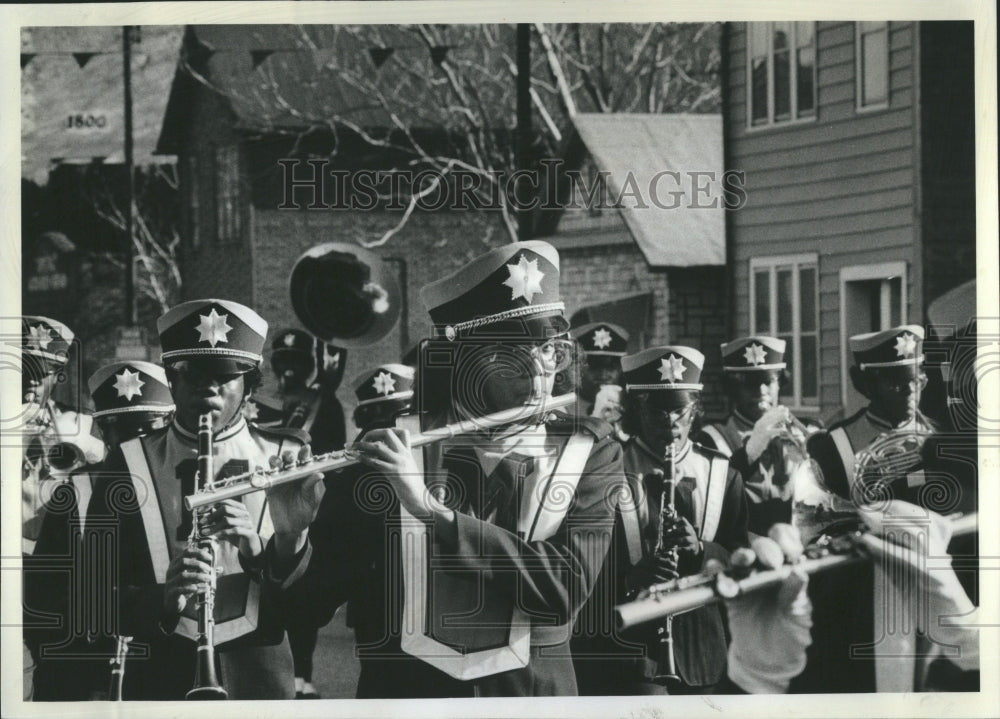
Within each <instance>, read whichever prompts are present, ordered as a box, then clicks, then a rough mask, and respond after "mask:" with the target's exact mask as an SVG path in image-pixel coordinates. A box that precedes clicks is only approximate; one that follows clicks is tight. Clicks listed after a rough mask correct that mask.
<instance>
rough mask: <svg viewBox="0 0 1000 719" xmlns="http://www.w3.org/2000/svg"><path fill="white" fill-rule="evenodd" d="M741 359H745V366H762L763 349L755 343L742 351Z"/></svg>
mask: <svg viewBox="0 0 1000 719" xmlns="http://www.w3.org/2000/svg"><path fill="white" fill-rule="evenodd" d="M743 357H744V359H746V361H747V364H750V365H753V366H754V367H756V366H757V365H759V364H764V358H765V354H764V348H763V347H761V346H760V345H759V344H757V343H756V342H755V343H754V344H752V345H749V346H748V347H747V348H746V350H744V352H743Z"/></svg>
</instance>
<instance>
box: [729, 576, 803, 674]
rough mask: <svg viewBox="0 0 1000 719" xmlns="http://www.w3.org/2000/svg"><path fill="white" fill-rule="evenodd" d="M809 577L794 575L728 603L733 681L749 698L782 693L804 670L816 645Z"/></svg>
mask: <svg viewBox="0 0 1000 719" xmlns="http://www.w3.org/2000/svg"><path fill="white" fill-rule="evenodd" d="M808 584H809V576H808V575H807V574H806V573H805V572H801V571H797V570H796V571H793V572H792V573H791V574H790V575H789V576H788V578H787V579H786V580H785V581H784V582H782V584H781V585H779V586H778V587H776V588H772V589H765V590H761V591H757V592H753V593H751V594H748V595H746V596H743V597H740V598H738V599H735V600H733V601H730V602H727V604H726V609H727V610H728V612H729V630H730V632H731V633H732V637H733V639H732V642H730V644H729V659H728V668H727V671H728V673H729V678H730V679H731V680H732V682H733V683H734V684H736V685H737V686H739V687H740V688H741V689H743V691H745V692H748V693H750V694H783V693H784V692H785V691H786V690H787V689H788V684H789V683H790V682H791V681H792V679H793V678H795V677H796V676H798V675H799V674H801V673H802V670H803V669H804V668H805V666H806V648H807V647H808V646H809V645H810V644H811V643H812V636H811V635H810V629H812V604H811V603H810V601H809V595H808V593H807V592H806V587H807V586H808Z"/></svg>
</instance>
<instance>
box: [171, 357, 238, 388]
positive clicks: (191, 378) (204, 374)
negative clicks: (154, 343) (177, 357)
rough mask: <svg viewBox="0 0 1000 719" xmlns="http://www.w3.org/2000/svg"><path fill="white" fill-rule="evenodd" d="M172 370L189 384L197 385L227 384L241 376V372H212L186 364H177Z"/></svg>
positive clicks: (205, 368)
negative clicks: (209, 383)
mask: <svg viewBox="0 0 1000 719" xmlns="http://www.w3.org/2000/svg"><path fill="white" fill-rule="evenodd" d="M172 369H173V370H174V371H175V372H177V374H178V375H179V376H180V377H181V378H183V380H184V381H185V382H188V383H189V384H199V383H202V382H218V383H219V384H229V383H230V382H232V381H234V380H236V379H237V378H239V377H241V376H242V375H243V373H242V372H218V371H213V370H212V369H210V368H207V367H202V366H200V365H198V364H194V363H188V362H177V363H176V364H175V365H173V367H172Z"/></svg>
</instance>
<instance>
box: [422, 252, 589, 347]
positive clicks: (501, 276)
mask: <svg viewBox="0 0 1000 719" xmlns="http://www.w3.org/2000/svg"><path fill="white" fill-rule="evenodd" d="M420 297H421V299H422V300H423V302H424V305H425V306H426V307H427V310H428V312H429V313H430V316H431V321H432V322H433V323H434V332H435V336H436V337H444V338H446V339H448V340H449V341H454V340H457V339H461V338H467V337H471V338H481V337H496V338H497V339H502V338H504V337H507V336H509V337H511V338H513V337H516V336H518V335H522V336H523V335H527V336H530V337H532V338H539V339H547V338H550V337H553V336H555V335H560V334H564V333H565V332H566V330H567V329H568V326H569V322H568V321H567V320H566V318H565V317H564V316H563V310H564V309H565V305H564V304H563V302H562V300H561V299H560V297H559V253H558V252H557V251H556V249H555V248H554V247H553V246H552V245H550V244H549V243H547V242H542V241H541V240H532V241H529V242H514V243H512V244H509V245H504V246H503V247H498V248H496V249H494V250H491V251H489V252H487V253H486V254H484V255H480V256H479V257H477V258H476V259H474V260H472V261H471V262H469V263H468V264H466V265H465V266H464V267H462V268H461V269H459V270H458V271H456V272H454V273H453V274H451V275H449V276H448V277H445V278H444V279H441V280H438V281H437V282H431V283H430V284H428V285H426V286H424V287H423V289H421V290H420Z"/></svg>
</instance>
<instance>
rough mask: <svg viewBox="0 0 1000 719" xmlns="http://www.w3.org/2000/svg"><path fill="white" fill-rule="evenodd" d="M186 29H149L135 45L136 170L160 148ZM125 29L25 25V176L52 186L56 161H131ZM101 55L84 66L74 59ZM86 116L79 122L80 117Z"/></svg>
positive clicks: (23, 127) (23, 50) (22, 168)
mask: <svg viewBox="0 0 1000 719" xmlns="http://www.w3.org/2000/svg"><path fill="white" fill-rule="evenodd" d="M180 41H181V30H180V29H179V28H176V27H143V28H142V39H141V41H140V42H138V43H137V44H135V45H134V46H133V55H132V87H133V106H132V117H133V138H134V139H133V141H134V148H133V152H134V158H135V163H136V164H137V165H143V164H148V163H151V162H154V161H155V162H162V161H163V160H162V159H159V160H154V159H153V157H152V155H153V149H154V146H155V143H156V138H157V135H158V133H159V131H160V124H161V122H162V118H163V110H164V106H165V104H166V97H167V91H168V90H169V88H170V83H171V79H172V77H173V71H174V66H175V64H176V61H177V50H178V48H179V47H180ZM121 49H122V39H121V28H107V27H32V28H24V29H23V30H22V37H21V52H22V53H25V54H26V55H29V56H32V57H30V61H29V62H28V63H27V65H26V66H25V67H24V69H23V70H22V71H21V118H22V122H21V173H22V176H23V177H27V178H31V179H34V180H35V181H37V182H42V183H43V182H45V180H46V178H47V176H48V171H49V168H50V164H51V162H52V161H53V160H59V161H62V162H90V161H94V160H97V161H101V162H106V163H121V162H124V154H125V151H124V119H123V118H124V107H123V106H124V94H123V89H122V88H123V86H124V85H123V78H122V54H121ZM72 52H77V53H88V54H89V53H94V54H93V56H92V57H90V58H89V59H87V60H86V64H85V66H84V67H82V68H81V67H80V66H79V64H78V62H77V60H76V59H75V58H74V57H73V56H72V55H71V54H70V53H72ZM76 115H80V116H81V120H80V123H79V125H77V124H76V123H75V120H74V118H75V116H76Z"/></svg>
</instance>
